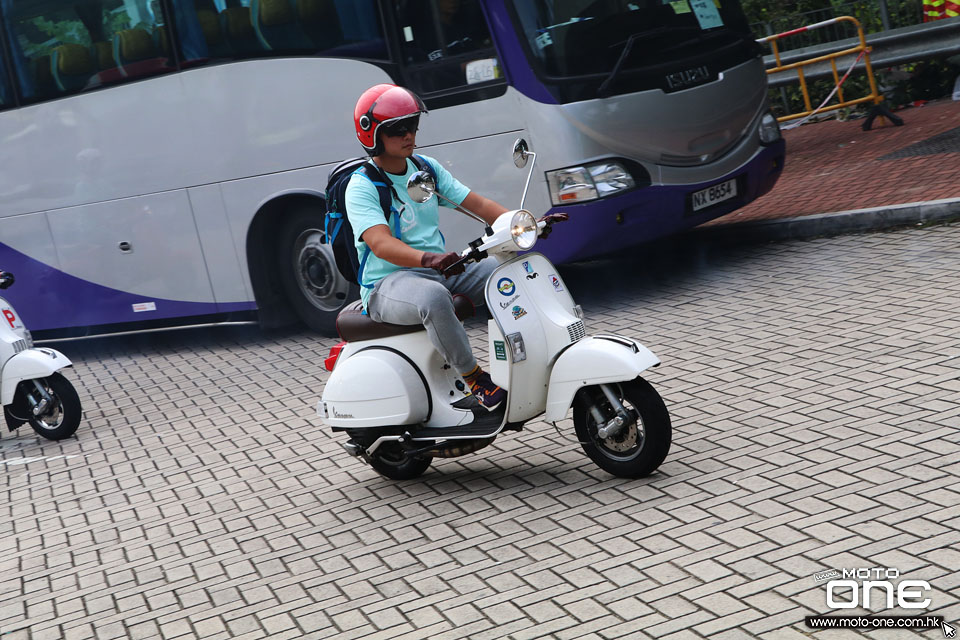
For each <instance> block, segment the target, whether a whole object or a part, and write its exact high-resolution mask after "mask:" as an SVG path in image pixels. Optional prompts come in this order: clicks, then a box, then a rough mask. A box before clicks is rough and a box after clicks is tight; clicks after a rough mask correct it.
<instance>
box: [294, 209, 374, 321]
mask: <svg viewBox="0 0 960 640" xmlns="http://www.w3.org/2000/svg"><path fill="white" fill-rule="evenodd" d="M278 254H279V269H280V271H279V273H280V280H281V282H282V283H283V289H284V292H285V293H286V295H287V299H288V300H289V301H290V304H292V305H293V308H294V310H295V311H296V312H297V315H298V316H300V319H301V320H303V322H304V324H306V325H307V326H308V327H310V328H311V329H313V330H314V331H317V332H319V333H323V334H325V335H330V336H336V334H337V328H336V327H337V313H338V312H339V311H340V309H342V308H343V307H344V306H345V305H346V304H347V303H348V302H352V301H353V300H355V299H356V298H357V297H359V295H360V289H359V287H358V286H357V285H356V284H353V283H352V282H348V281H347V280H346V279H345V278H344V277H343V276H342V275H340V272H339V271H338V270H337V264H336V262H335V260H334V258H333V249H332V248H331V247H330V245H328V244H326V243H324V242H323V211H322V209H321V208H320V207H301V208H297V209H295V210H294V211H293V212H292V213H291V214H290V215H288V216H287V218H286V220H285V221H284V223H283V226H282V227H281V229H280V246H279V251H278Z"/></svg>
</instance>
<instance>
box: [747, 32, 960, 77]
mask: <svg viewBox="0 0 960 640" xmlns="http://www.w3.org/2000/svg"><path fill="white" fill-rule="evenodd" d="M858 40H859V38H858V37H853V38H845V39H843V40H838V41H836V42H831V43H828V44H824V45H818V46H814V47H805V48H803V49H795V50H791V51H789V52H788V53H784V54H781V55H780V63H781V64H783V65H788V64H792V63H794V62H797V61H800V60H804V59H810V58H817V57H820V56H825V55H828V54H834V53H837V52H841V51H844V50H845V49H851V48H853V47H855V46H856V45H857V43H858ZM866 40H867V45H868V46H869V47H870V49H871V53H870V55H871V61H872V63H873V67H875V68H878V69H882V68H885V67H892V66H895V65H899V64H905V63H907V62H913V61H914V60H922V59H925V58H935V57H945V56H951V55H956V54H960V18H947V19H945V20H937V21H935V22H927V23H924V24H918V25H913V26H910V27H902V28H900V29H891V30H890V31H882V32H880V33H874V34H870V35H868V36H866ZM856 55H857V54H856V53H848V54H846V55H844V56H840V57H838V58H837V59H836V61H835V63H836V64H838V65H840V66H841V67H844V66H846V65H849V64H851V63H853V61H854V60H855V58H856ZM764 62H765V63H766V65H767V68H768V69H770V68H772V67H774V66H776V64H777V58H776V56H774V55H773V54H770V55H768V56H765V57H764ZM832 75H833V68H832V67H831V64H830V62H829V61H823V62H819V63H815V64H812V65H810V66H809V68H808V69H807V70H806V71H805V76H806V78H807V80H817V79H820V78H828V77H830V76H832ZM767 79H768V81H769V84H770V87H771V88H776V87H780V86H783V85H786V84H788V83H793V82H796V75H795V74H794V73H791V72H789V71H786V72H784V71H782V70H781V71H777V72H773V73H769V75H768V77H767Z"/></svg>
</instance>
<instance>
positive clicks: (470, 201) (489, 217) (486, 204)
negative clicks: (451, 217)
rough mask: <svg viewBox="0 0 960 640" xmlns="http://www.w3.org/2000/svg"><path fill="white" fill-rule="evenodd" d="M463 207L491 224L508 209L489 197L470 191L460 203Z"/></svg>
mask: <svg viewBox="0 0 960 640" xmlns="http://www.w3.org/2000/svg"><path fill="white" fill-rule="evenodd" d="M461 204H462V206H463V208H464V209H469V210H470V211H473V212H474V213H475V214H477V215H478V216H480V217H481V218H483V219H484V220H485V221H486V223H487V224H493V223H494V221H495V220H496V219H497V218H499V217H500V214H501V213H503V212H504V211H509V209H507V208H506V207H504V206H503V205H501V204H499V203H497V202H494V201H493V200H491V199H490V198H484V197H483V196H481V195H480V194H478V193H474V192H473V191H471V192H470V193H468V194H467V197H466V198H464V199H463V202H462V203H461Z"/></svg>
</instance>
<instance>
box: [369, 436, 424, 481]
mask: <svg viewBox="0 0 960 640" xmlns="http://www.w3.org/2000/svg"><path fill="white" fill-rule="evenodd" d="M431 462H433V458H432V457H430V456H422V457H416V458H409V457H407V456H406V455H404V452H403V450H402V449H401V448H400V445H398V444H397V443H396V442H385V443H384V444H382V445H380V446H379V447H377V450H376V451H374V452H373V455H372V456H370V466H371V467H373V468H374V470H375V471H376V472H377V473H379V474H380V475H382V476H384V477H386V478H390V479H391V480H412V479H413V478H419V477H420V476H422V475H423V473H424V472H425V471H426V470H427V468H428V467H429V466H430V463H431Z"/></svg>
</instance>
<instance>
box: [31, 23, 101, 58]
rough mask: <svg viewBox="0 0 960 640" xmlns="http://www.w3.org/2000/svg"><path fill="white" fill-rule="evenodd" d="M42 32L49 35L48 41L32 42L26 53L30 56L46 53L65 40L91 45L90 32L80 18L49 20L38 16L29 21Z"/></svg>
mask: <svg viewBox="0 0 960 640" xmlns="http://www.w3.org/2000/svg"><path fill="white" fill-rule="evenodd" d="M29 22H30V23H31V24H32V25H33V26H34V27H36V28H37V30H38V31H40V33H42V34H43V35H45V36H47V37H48V40H47V41H46V42H42V43H32V44H31V46H30V47H29V48H27V49H26V50H25V51H24V53H26V54H27V55H28V56H34V55H45V54H48V53H50V50H52V49H53V48H54V47H56V46H57V45H59V44H62V43H64V42H73V43H76V44H82V45H86V46H90V44H91V43H90V34H89V33H87V30H86V28H85V27H84V26H83V23H81V22H80V21H79V20H47V19H46V18H42V17H37V18H33V19H32V20H30V21H29Z"/></svg>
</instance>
